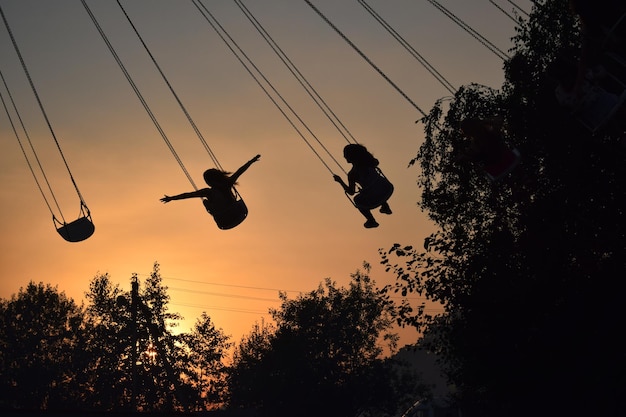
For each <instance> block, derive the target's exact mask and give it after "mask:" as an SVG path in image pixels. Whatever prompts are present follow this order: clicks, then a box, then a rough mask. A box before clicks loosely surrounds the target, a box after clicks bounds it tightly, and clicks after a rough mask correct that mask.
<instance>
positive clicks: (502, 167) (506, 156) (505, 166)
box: [483, 148, 521, 181]
mask: <svg viewBox="0 0 626 417" xmlns="http://www.w3.org/2000/svg"><path fill="white" fill-rule="evenodd" d="M520 159H521V155H520V152H519V151H518V150H517V149H508V148H503V149H502V152H501V153H500V156H499V158H497V160H496V161H494V162H493V163H490V164H486V165H485V166H484V167H483V169H484V170H485V175H486V177H487V178H488V179H490V180H491V181H496V180H498V179H500V178H502V177H503V176H505V175H506V174H508V173H509V172H511V171H512V170H513V169H514V168H515V167H516V166H517V164H518V163H519V161H520Z"/></svg>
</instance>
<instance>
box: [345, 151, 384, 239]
mask: <svg viewBox="0 0 626 417" xmlns="http://www.w3.org/2000/svg"><path fill="white" fill-rule="evenodd" d="M343 156H344V157H345V158H346V161H348V163H350V164H352V169H351V170H350V172H348V184H346V183H345V182H344V181H343V179H341V177H340V176H338V175H334V176H333V178H334V179H335V181H337V182H338V183H339V184H341V186H342V187H343V189H344V191H345V192H346V193H347V194H348V195H354V194H355V193H356V196H355V197H354V205H355V206H356V208H357V209H358V210H359V211H360V212H361V214H363V216H365V219H366V220H367V221H366V222H365V224H364V226H365V227H366V228H368V229H369V228H373V227H378V223H377V222H376V219H375V218H374V216H373V215H372V212H371V210H372V209H374V208H376V207H380V212H381V213H384V214H391V208H390V207H389V204H388V203H387V200H388V199H389V197H391V194H392V193H393V184H391V182H389V180H388V179H387V178H385V176H384V175H383V174H382V172H381V171H380V169H379V168H378V159H376V158H374V156H373V155H372V154H371V153H370V152H369V151H368V150H367V148H366V147H365V146H363V145H360V144H349V145H346V147H345V148H344V149H343ZM357 184H358V185H359V186H360V190H359V191H358V193H357V189H356V186H357Z"/></svg>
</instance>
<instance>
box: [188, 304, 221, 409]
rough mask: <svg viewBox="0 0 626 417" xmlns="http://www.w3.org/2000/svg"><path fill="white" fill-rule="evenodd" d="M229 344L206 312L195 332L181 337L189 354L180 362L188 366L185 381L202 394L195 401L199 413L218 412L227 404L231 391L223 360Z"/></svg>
mask: <svg viewBox="0 0 626 417" xmlns="http://www.w3.org/2000/svg"><path fill="white" fill-rule="evenodd" d="M228 340H229V337H228V336H226V335H225V334H224V332H223V331H222V330H221V329H217V328H216V327H215V324H214V323H213V322H212V321H211V318H210V317H209V316H208V315H207V314H206V312H203V313H202V315H201V317H200V318H199V319H198V320H197V321H196V323H195V325H194V327H193V329H192V332H191V333H187V334H183V335H182V337H181V341H182V342H183V343H184V346H185V349H184V351H185V353H186V355H185V356H184V357H182V358H181V359H184V361H185V362H186V363H187V367H186V368H187V370H186V371H185V381H186V383H187V384H188V385H191V388H192V389H193V391H194V392H196V393H199V395H198V396H197V397H196V398H195V402H196V409H198V410H206V409H210V408H215V407H216V406H218V405H221V404H223V403H224V402H225V401H226V392H227V388H228V387H227V383H226V365H225V364H224V360H225V359H226V353H227V350H228V349H229V348H230V347H231V343H230V342H229V341H228ZM180 365H181V366H183V365H184V364H180Z"/></svg>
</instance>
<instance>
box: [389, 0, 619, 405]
mask: <svg viewBox="0 0 626 417" xmlns="http://www.w3.org/2000/svg"><path fill="white" fill-rule="evenodd" d="M515 42H516V47H515V48H514V50H513V52H514V55H513V58H511V60H509V61H508V62H507V63H506V64H505V71H506V72H505V74H506V82H505V84H504V85H503V87H502V89H501V90H496V89H492V88H488V87H485V86H481V85H474V84H472V85H468V86H464V87H462V88H460V89H459V90H458V91H457V93H456V94H455V96H454V97H453V98H452V99H450V100H441V101H440V102H438V103H436V105H435V106H434V108H433V109H432V110H431V112H430V113H429V114H428V115H427V116H426V117H425V118H424V119H423V122H424V126H425V133H426V135H425V136H426V137H425V141H424V143H423V145H422V146H421V148H420V149H419V152H418V154H417V156H416V157H415V159H413V160H412V161H411V162H412V163H415V164H417V165H418V166H419V168H420V177H419V179H418V184H419V185H420V188H421V190H422V195H421V200H420V203H419V204H420V206H421V207H422V208H423V209H424V210H425V211H426V212H427V213H428V214H429V216H430V218H431V219H432V220H433V221H434V222H435V224H436V225H437V226H438V230H437V232H435V233H433V234H432V235H431V236H429V237H428V238H426V240H425V242H424V249H423V250H421V249H417V248H413V247H405V246H402V245H400V244H396V245H394V246H393V247H392V248H390V249H389V250H384V251H381V255H382V263H383V264H384V265H386V266H387V268H388V270H392V271H393V272H394V273H395V274H396V275H397V277H398V280H397V282H396V284H395V285H391V286H389V287H388V288H387V290H388V291H396V292H398V293H401V294H403V295H407V294H409V293H412V292H417V293H419V294H420V295H423V296H425V297H427V298H428V299H429V300H431V301H434V302H438V303H441V304H442V305H443V306H444V308H445V313H444V314H441V315H438V316H431V315H428V314H427V313H426V311H425V310H424V309H423V308H419V307H417V308H416V306H414V305H412V304H411V303H409V302H408V301H405V302H404V303H403V304H402V305H400V309H399V311H400V314H401V322H402V323H404V324H408V325H413V326H416V327H417V328H418V329H420V330H422V331H425V332H426V333H427V335H428V339H427V340H429V341H430V347H431V348H432V349H433V350H435V351H436V352H438V353H439V354H441V355H442V358H443V362H444V365H445V366H446V370H447V374H448V377H449V378H450V380H451V382H452V383H454V384H455V386H456V388H457V391H456V399H457V400H458V402H459V404H460V405H461V406H462V408H463V409H464V411H465V412H466V413H467V414H469V415H485V416H490V415H508V416H515V415H526V414H528V413H531V412H532V414H533V415H536V414H537V413H538V412H541V414H545V415H563V414H565V413H570V414H569V415H582V414H601V413H602V412H605V413H608V414H609V415H612V414H610V413H615V412H617V409H618V406H619V405H618V404H619V403H618V398H619V396H620V395H623V393H624V378H623V375H624V371H625V369H624V365H625V363H626V362H625V361H624V355H623V353H622V352H621V349H619V348H618V347H617V346H616V345H615V340H616V337H617V335H616V332H615V330H616V329H619V328H621V327H623V325H624V324H625V323H624V318H625V317H626V314H625V311H624V307H623V303H621V301H620V300H619V299H618V296H619V295H618V294H619V291H618V288H619V286H620V282H619V280H620V279H621V278H620V277H623V275H624V272H625V270H626V268H625V267H626V265H625V264H624V262H625V259H626V257H625V256H624V255H626V254H625V245H624V242H625V241H626V240H625V238H626V231H625V229H624V220H623V214H624V213H623V201H626V200H625V197H626V195H625V194H626V188H625V187H624V186H625V185H626V184H625V183H624V182H625V181H626V172H625V168H624V167H625V164H624V157H625V156H626V152H625V150H624V147H623V144H622V143H620V141H619V135H620V133H622V132H620V131H611V130H609V129H607V130H604V131H602V132H600V133H599V134H597V135H592V134H591V133H590V132H589V131H588V130H586V129H585V128H584V127H583V126H582V125H581V124H580V123H579V122H578V121H577V119H576V116H575V115H573V114H571V113H570V112H569V111H567V110H564V109H563V108H561V107H559V105H558V104H557V102H556V99H555V95H554V90H555V87H556V85H557V83H558V81H559V80H558V79H555V77H554V73H553V72H552V70H551V68H552V65H553V64H554V63H555V62H556V61H557V58H560V57H563V56H568V57H569V58H570V60H571V61H572V62H573V63H575V62H576V60H577V58H578V56H577V47H578V45H579V35H578V25H577V21H576V17H575V16H573V15H572V14H571V13H570V11H569V8H568V5H567V1H564V0H554V1H543V2H535V7H534V8H533V12H532V14H531V16H530V18H529V19H528V21H520V26H519V29H518V35H517V36H516V38H515ZM493 116H498V117H501V118H502V119H503V120H504V130H503V132H504V137H505V141H506V144H507V145H508V146H509V147H515V148H517V149H519V150H520V152H521V154H522V163H521V164H520V166H518V167H517V168H516V169H515V170H514V171H513V172H512V173H510V174H509V176H508V177H506V178H505V179H504V180H501V181H499V182H495V183H492V182H490V181H488V180H487V179H486V178H484V176H483V175H482V173H481V170H480V167H478V166H476V165H473V164H471V163H460V162H459V161H458V159H457V158H455V155H456V154H457V152H459V150H460V149H462V148H463V146H465V142H466V141H467V139H466V138H465V137H464V135H463V134H462V133H461V131H460V129H459V125H460V122H461V120H463V119H464V118H468V117H478V118H485V117H493ZM619 393H621V394H619ZM571 398H577V401H576V402H574V403H573V402H571V401H570V399H571ZM537 403H539V404H543V406H542V408H543V411H537V407H536V404H537Z"/></svg>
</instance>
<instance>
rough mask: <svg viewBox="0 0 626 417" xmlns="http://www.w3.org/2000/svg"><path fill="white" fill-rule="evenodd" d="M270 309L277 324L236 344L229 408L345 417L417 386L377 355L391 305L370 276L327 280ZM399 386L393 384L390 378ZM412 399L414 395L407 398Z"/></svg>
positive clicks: (395, 400)
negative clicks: (345, 283) (341, 283)
mask: <svg viewBox="0 0 626 417" xmlns="http://www.w3.org/2000/svg"><path fill="white" fill-rule="evenodd" d="M280 299H281V301H282V304H281V307H280V308H278V309H274V310H271V314H272V317H273V318H274V320H275V321H276V327H275V328H274V327H264V326H261V327H260V326H256V327H255V328H254V329H253V331H252V333H251V334H250V335H249V336H248V337H247V338H244V339H243V340H242V342H241V344H240V345H239V346H238V348H237V350H236V352H235V355H234V363H233V369H232V372H231V374H230V377H229V382H230V389H231V401H230V405H231V406H232V407H256V408H260V409H261V410H262V411H263V413H264V414H266V415H272V416H282V415H300V416H319V415H325V416H345V415H355V414H356V412H357V411H359V410H370V411H372V410H375V411H379V412H393V411H394V410H395V408H396V407H398V406H401V405H402V403H403V401H407V398H405V396H406V395H408V396H412V395H417V394H418V393H419V392H420V391H419V390H420V386H419V384H417V381H416V379H415V378H405V379H401V378H402V377H403V376H404V377H406V374H407V373H408V372H405V374H403V373H402V371H399V368H397V367H394V364H393V362H392V361H391V360H382V359H380V354H381V353H382V348H381V345H380V342H381V339H383V338H386V339H387V340H389V341H390V342H391V344H392V345H395V342H396V337H395V336H394V335H393V334H389V329H390V328H391V325H392V323H393V310H392V309H391V303H390V302H389V300H388V299H387V297H386V296H384V295H383V294H381V293H380V292H379V291H378V290H377V289H376V288H375V286H374V282H373V281H372V280H371V279H370V278H369V276H368V275H367V273H361V272H357V273H356V274H354V275H353V276H352V281H351V282H350V285H349V288H338V287H336V285H335V283H334V282H332V281H331V280H330V279H327V280H325V282H324V285H320V286H319V288H318V289H316V290H314V291H311V292H309V293H306V294H304V295H300V296H299V297H297V298H296V299H293V300H290V299H288V298H287V295H286V294H285V293H281V294H280ZM400 380H402V381H403V384H397V385H396V384H394V381H396V382H397V381H400ZM411 399H413V398H411Z"/></svg>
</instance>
